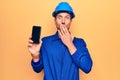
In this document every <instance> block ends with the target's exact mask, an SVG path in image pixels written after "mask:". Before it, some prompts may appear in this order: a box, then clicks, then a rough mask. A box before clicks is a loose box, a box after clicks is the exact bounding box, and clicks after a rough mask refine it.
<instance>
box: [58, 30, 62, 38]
mask: <svg viewBox="0 0 120 80" xmlns="http://www.w3.org/2000/svg"><path fill="white" fill-rule="evenodd" d="M58 33H59V36H60V38H61V37H62V33H61V31H60V30H58Z"/></svg>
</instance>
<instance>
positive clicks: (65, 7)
mask: <svg viewBox="0 0 120 80" xmlns="http://www.w3.org/2000/svg"><path fill="white" fill-rule="evenodd" d="M61 12H67V13H69V14H70V15H71V18H74V17H75V14H74V12H73V9H72V7H71V6H70V5H69V4H68V3H67V2H60V3H59V4H58V5H57V7H56V8H55V11H54V12H53V13H52V16H53V17H56V15H57V14H58V13H61Z"/></svg>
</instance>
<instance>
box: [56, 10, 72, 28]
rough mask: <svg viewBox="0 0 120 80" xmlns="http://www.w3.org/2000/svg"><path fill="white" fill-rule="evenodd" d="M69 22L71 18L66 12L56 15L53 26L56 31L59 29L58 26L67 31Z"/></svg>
mask: <svg viewBox="0 0 120 80" xmlns="http://www.w3.org/2000/svg"><path fill="white" fill-rule="evenodd" d="M71 22H72V19H71V16H70V14H68V13H66V12H62V13H58V14H57V16H56V18H55V25H56V28H57V29H60V25H62V26H64V27H66V28H67V29H68V30H69V28H70V25H71Z"/></svg>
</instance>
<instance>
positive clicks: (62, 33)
mask: <svg viewBox="0 0 120 80" xmlns="http://www.w3.org/2000/svg"><path fill="white" fill-rule="evenodd" d="M60 32H61V35H64V32H63V29H62V25H60Z"/></svg>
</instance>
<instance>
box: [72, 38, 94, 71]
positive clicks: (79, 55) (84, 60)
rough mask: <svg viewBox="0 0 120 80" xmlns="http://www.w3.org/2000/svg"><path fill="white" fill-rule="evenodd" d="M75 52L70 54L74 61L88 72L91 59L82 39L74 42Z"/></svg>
mask: <svg viewBox="0 0 120 80" xmlns="http://www.w3.org/2000/svg"><path fill="white" fill-rule="evenodd" d="M75 46H76V48H77V50H76V52H75V53H74V54H73V55H72V58H73V61H74V63H75V64H76V65H77V67H79V68H80V69H81V70H82V71H84V72H85V73H89V72H90V71H91V68H92V64H93V62H92V59H91V56H90V54H89V52H88V49H87V48H86V43H85V42H84V40H83V39H81V40H79V41H77V43H76V45H75Z"/></svg>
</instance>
